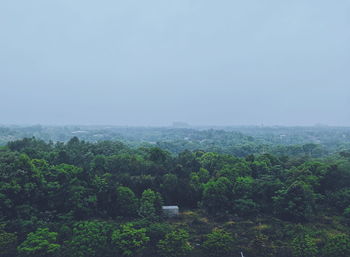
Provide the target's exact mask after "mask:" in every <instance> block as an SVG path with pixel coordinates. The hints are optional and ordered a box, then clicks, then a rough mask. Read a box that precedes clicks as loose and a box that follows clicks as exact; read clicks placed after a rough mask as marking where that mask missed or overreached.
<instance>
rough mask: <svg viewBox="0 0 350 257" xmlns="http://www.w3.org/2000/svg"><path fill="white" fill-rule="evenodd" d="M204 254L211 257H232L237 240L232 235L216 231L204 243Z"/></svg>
mask: <svg viewBox="0 0 350 257" xmlns="http://www.w3.org/2000/svg"><path fill="white" fill-rule="evenodd" d="M203 248H204V253H205V254H206V255H208V256H210V257H220V256H223V257H225V256H231V255H232V254H233V251H234V249H235V240H234V238H233V237H232V236H231V235H230V233H228V232H226V231H224V230H221V229H214V230H213V231H212V232H211V233H210V234H209V235H207V239H206V240H205V241H204V243H203Z"/></svg>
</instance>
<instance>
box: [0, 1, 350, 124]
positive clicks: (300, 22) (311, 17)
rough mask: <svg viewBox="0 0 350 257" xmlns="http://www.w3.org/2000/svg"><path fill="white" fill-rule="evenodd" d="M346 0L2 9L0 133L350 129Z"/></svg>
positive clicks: (29, 4) (15, 5)
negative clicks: (62, 128) (30, 129)
mask: <svg viewBox="0 0 350 257" xmlns="http://www.w3.org/2000/svg"><path fill="white" fill-rule="evenodd" d="M349 28H350V1H347V0H339V1H336V2H330V1H315V0H310V1H301V0H297V1H292V2H281V1H277V0H269V1H258V0H249V1H244V2H234V1H229V0H222V1H219V2H214V1H208V0H193V1H185V0H178V1H164V0H162V1H161V0H151V1H136V0H132V1H127V2H118V1H117V2H116V1H111V0H102V1H98V2H96V1H89V0H87V1H82V0H77V1H68V0H61V1H58V0H53V1H44V0H33V1H20V0H19V1H6V0H5V1H2V2H1V3H0V32H1V40H0V97H1V98H0V124H14V125H15V124H22V125H23V124H26V125H29V124H31V125H37V124H43V125H67V124H71V125H75V124H77V126H84V125H103V126H110V125H112V126H113V125H116V126H171V124H172V123H173V122H174V121H181V122H186V123H188V124H190V125H192V126H244V125H255V126H259V125H262V124H263V125H265V126H274V125H277V126H314V125H315V124H324V125H329V126H350V29H349Z"/></svg>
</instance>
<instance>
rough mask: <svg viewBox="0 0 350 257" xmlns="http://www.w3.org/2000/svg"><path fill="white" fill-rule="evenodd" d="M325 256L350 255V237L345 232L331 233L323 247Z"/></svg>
mask: <svg viewBox="0 0 350 257" xmlns="http://www.w3.org/2000/svg"><path fill="white" fill-rule="evenodd" d="M323 255H324V256H327V257H339V256H344V257H345V256H350V237H349V236H348V235H346V234H341V233H340V234H334V235H331V236H330V237H329V238H328V239H327V242H326V244H325V246H324V248H323Z"/></svg>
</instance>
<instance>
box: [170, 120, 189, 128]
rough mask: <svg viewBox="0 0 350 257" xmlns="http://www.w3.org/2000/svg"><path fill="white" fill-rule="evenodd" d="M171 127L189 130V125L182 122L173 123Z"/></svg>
mask: <svg viewBox="0 0 350 257" xmlns="http://www.w3.org/2000/svg"><path fill="white" fill-rule="evenodd" d="M173 127H174V128H189V127H190V124H188V123H186V122H182V121H175V122H173Z"/></svg>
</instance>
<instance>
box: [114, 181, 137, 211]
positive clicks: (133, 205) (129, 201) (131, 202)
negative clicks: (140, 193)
mask: <svg viewBox="0 0 350 257" xmlns="http://www.w3.org/2000/svg"><path fill="white" fill-rule="evenodd" d="M116 196H117V202H116V207H117V208H116V210H117V214H118V216H122V217H135V216H136V214H137V207H138V200H137V198H136V196H135V194H134V192H133V191H132V190H131V189H130V188H128V187H124V186H119V187H117V191H116Z"/></svg>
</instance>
